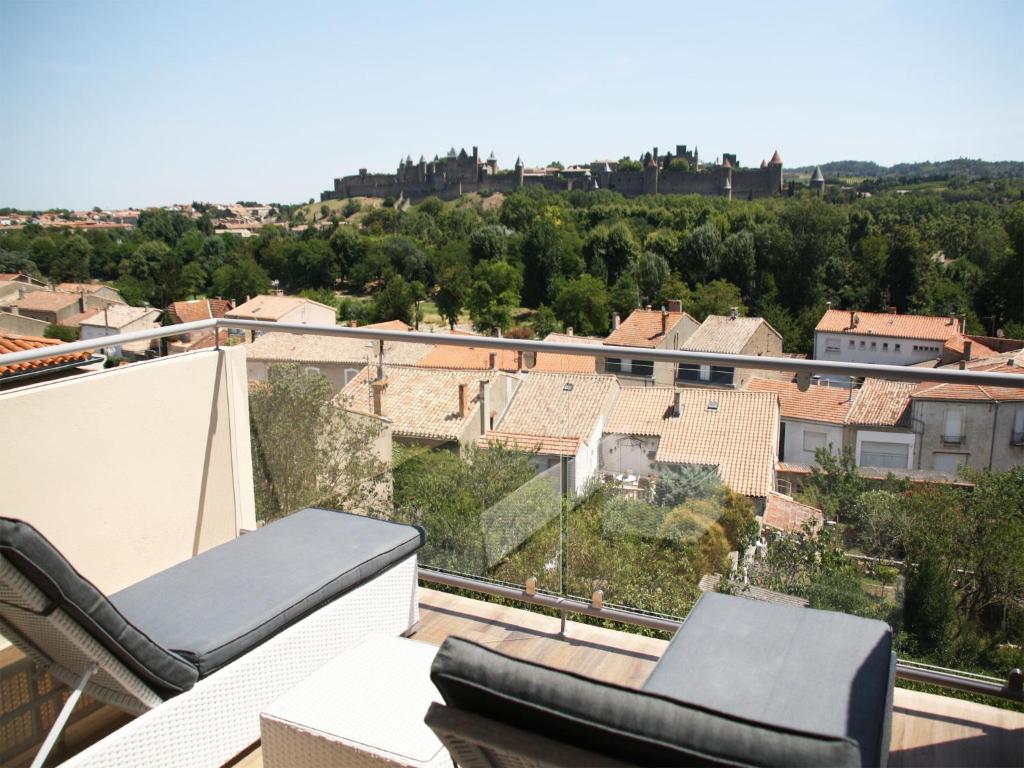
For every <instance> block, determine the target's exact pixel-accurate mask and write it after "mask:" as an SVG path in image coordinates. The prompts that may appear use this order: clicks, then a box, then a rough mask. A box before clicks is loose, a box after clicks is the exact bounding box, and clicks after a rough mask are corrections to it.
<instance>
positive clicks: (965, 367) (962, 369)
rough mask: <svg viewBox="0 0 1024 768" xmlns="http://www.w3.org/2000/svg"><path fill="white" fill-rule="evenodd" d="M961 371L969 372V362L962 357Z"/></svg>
mask: <svg viewBox="0 0 1024 768" xmlns="http://www.w3.org/2000/svg"><path fill="white" fill-rule="evenodd" d="M960 370H961V371H966V370H967V360H966V359H965V358H962V357H961V358H960Z"/></svg>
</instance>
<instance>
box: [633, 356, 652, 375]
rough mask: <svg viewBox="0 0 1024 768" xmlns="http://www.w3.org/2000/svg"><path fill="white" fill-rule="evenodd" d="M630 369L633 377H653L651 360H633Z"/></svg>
mask: <svg viewBox="0 0 1024 768" xmlns="http://www.w3.org/2000/svg"><path fill="white" fill-rule="evenodd" d="M631 367H632V369H633V375H634V376H647V377H651V376H654V361H653V360H633V361H632V365H631Z"/></svg>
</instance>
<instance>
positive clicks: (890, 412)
mask: <svg viewBox="0 0 1024 768" xmlns="http://www.w3.org/2000/svg"><path fill="white" fill-rule="evenodd" d="M916 386H917V385H916V384H912V383H909V382H905V381H886V380H884V379H865V380H864V384H863V385H862V386H861V388H860V389H859V390H857V394H856V396H855V397H854V400H853V405H852V406H851V407H850V411H849V413H848V414H847V415H846V423H847V424H857V425H862V426H878V427H895V426H898V425H900V424H902V423H904V422H905V421H906V418H907V416H908V415H909V414H908V408H909V406H910V394H911V393H912V392H913V391H914V388H915V387H916Z"/></svg>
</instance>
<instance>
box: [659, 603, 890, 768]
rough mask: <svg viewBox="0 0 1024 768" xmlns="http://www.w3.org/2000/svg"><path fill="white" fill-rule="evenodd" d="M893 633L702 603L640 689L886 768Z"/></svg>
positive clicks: (821, 617)
mask: <svg viewBox="0 0 1024 768" xmlns="http://www.w3.org/2000/svg"><path fill="white" fill-rule="evenodd" d="M892 661H893V656H892V631H891V630H890V628H889V626H888V625H887V624H885V623H883V622H881V621H872V620H869V619H862V618H858V617H856V616H850V615H848V614H845V613H836V612H833V611H818V610H813V609H810V608H798V607H794V606H788V605H775V604H770V603H764V602H758V601H756V600H749V599H746V598H741V597H733V596H730V595H721V594H716V593H714V592H709V593H706V594H704V595H703V596H702V597H701V599H700V600H699V601H698V602H697V605H696V606H694V608H693V610H692V611H691V612H690V615H689V617H687V619H686V622H685V623H684V624H683V626H682V629H680V630H679V632H678V633H677V634H676V637H675V639H673V641H672V643H671V644H670V645H669V647H668V649H667V650H666V651H665V654H664V655H663V656H662V657H661V660H660V661H659V662H658V665H657V666H656V667H655V669H654V671H653V672H652V673H651V676H650V677H649V678H648V680H647V682H646V683H645V684H644V686H643V689H644V690H645V691H649V692H651V693H658V694H661V695H663V696H668V697H671V698H674V699H678V700H680V701H685V702H687V703H689V704H696V705H699V706H703V707H709V708H711V709H722V710H728V711H729V712H730V713H732V714H735V715H737V716H739V717H744V718H748V719H750V720H756V721H758V722H762V723H771V724H773V725H778V726H782V727H789V728H804V729H807V730H810V731H814V732H816V733H822V734H829V735H832V736H845V737H848V738H851V739H853V740H854V741H855V742H856V743H857V744H858V745H859V748H860V752H861V755H860V762H861V763H862V764H863V765H880V764H884V763H885V759H886V757H887V755H888V749H889V744H888V718H889V717H890V716H891V705H890V704H889V701H890V699H889V697H890V696H891V692H892Z"/></svg>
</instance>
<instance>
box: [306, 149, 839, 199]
mask: <svg viewBox="0 0 1024 768" xmlns="http://www.w3.org/2000/svg"><path fill="white" fill-rule="evenodd" d="M818 175H820V173H819V174H818ZM530 186H541V187H544V188H545V189H547V190H550V191H565V190H594V189H611V190H615V191H616V192H621V193H622V194H623V195H626V196H627V197H635V196H637V195H657V194H663V195H705V196H708V197H726V198H730V199H736V200H753V199H754V198H758V197H768V196H770V195H775V194H778V193H780V192H782V158H781V157H780V156H779V153H778V151H777V150H776V151H775V152H774V153H773V154H772V156H771V159H770V160H767V161H765V160H762V161H761V165H760V167H759V168H741V167H740V165H739V163H738V162H737V160H736V155H732V154H723V155H722V158H721V161H718V160H716V161H715V162H714V163H712V164H710V165H704V164H702V163H701V162H700V156H699V155H698V152H697V148H696V147H694V148H693V150H692V151H691V150H688V149H687V148H686V145H685V144H680V145H677V146H676V151H675V154H673V153H671V152H666V153H665V154H663V155H660V154H658V148H657V147H655V148H654V151H653V152H646V153H644V155H643V157H642V158H641V159H640V161H639V163H635V162H632V163H629V164H628V165H626V164H623V163H620V162H618V161H613V160H596V161H594V162H592V163H590V164H588V165H574V166H570V167H568V168H558V167H548V168H526V167H525V166H524V165H523V161H522V160H521V159H518V158H517V159H516V163H515V166H514V167H513V168H512V169H511V170H502V169H500V168H499V167H498V160H497V158H496V157H495V156H494V153H493V152H492V153H491V155H490V157H488V158H487V159H486V160H482V159H481V158H480V154H479V152H478V150H477V147H473V152H472V154H470V153H467V152H466V150H465V149H463V150H462V151H461V152H459V153H456V152H455V148H454V147H452V148H451V149H450V150H449V151H448V154H447V155H445V156H444V157H438V156H436V155H435V156H434V159H433V160H432V161H430V162H428V161H426V160H425V159H424V158H423V157H422V156H421V157H420V159H419V162H418V163H414V162H413V160H412V157H411V156H409V157H406V158H405V160H401V161H400V162H399V163H398V172H397V173H368V172H367V170H366V169H365V168H360V169H359V173H358V174H357V175H354V176H342V177H341V178H336V179H335V180H334V189H329V190H327V191H325V192H323V193H322V194H321V195H320V199H321V200H340V199H344V198H347V197H395V198H404V199H408V200H419V199H422V198H424V197H427V196H428V195H436V196H437V197H440V198H443V199H449V200H450V199H454V198H456V197H459V196H460V195H463V194H466V193H469V192H512V191H514V190H517V189H523V188H524V187H530ZM811 186H812V188H814V189H815V191H817V192H819V193H820V191H821V189H820V188H818V182H817V178H815V179H812V181H811ZM820 187H824V179H823V178H822V179H821V182H820Z"/></svg>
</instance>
